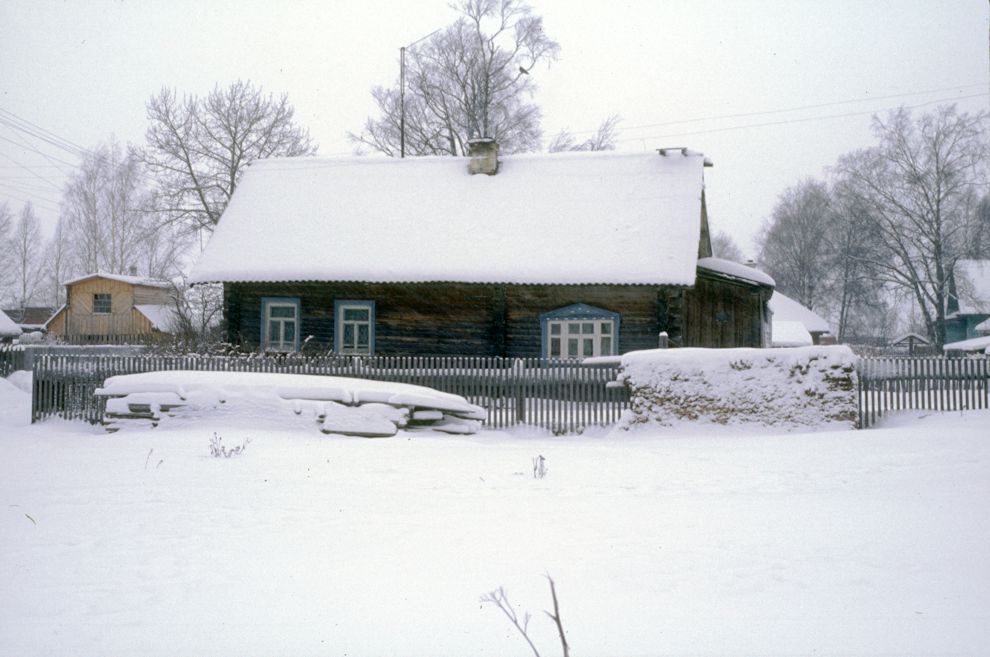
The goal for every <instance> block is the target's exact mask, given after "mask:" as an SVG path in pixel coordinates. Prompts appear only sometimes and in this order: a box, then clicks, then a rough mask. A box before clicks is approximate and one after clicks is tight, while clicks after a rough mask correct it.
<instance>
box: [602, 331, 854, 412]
mask: <svg viewBox="0 0 990 657" xmlns="http://www.w3.org/2000/svg"><path fill="white" fill-rule="evenodd" d="M618 381H620V382H622V383H624V384H625V385H626V386H627V387H628V388H629V393H630V394H629V400H630V403H629V410H628V411H626V413H625V414H624V416H623V419H622V421H621V422H620V426H622V427H624V428H626V429H629V428H632V427H634V426H637V425H643V424H659V425H665V426H672V425H675V424H678V423H681V422H684V421H685V420H687V421H692V422H708V423H713V424H721V425H726V424H732V425H756V426H777V427H804V428H807V427H828V426H831V427H836V426H845V427H850V428H851V427H854V426H856V423H857V418H858V408H859V406H858V403H857V399H856V395H857V394H858V393H857V380H856V356H855V354H853V352H852V350H850V349H849V348H848V347H845V346H829V347H795V348H784V349H655V350H648V351H635V352H629V353H627V354H624V355H623V356H622V359H621V370H620V373H619V375H618Z"/></svg>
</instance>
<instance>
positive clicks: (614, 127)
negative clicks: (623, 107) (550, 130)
mask: <svg viewBox="0 0 990 657" xmlns="http://www.w3.org/2000/svg"><path fill="white" fill-rule="evenodd" d="M619 121H621V119H620V118H619V115H618V114H612V115H610V116H609V117H607V118H606V119H605V120H604V121H602V122H601V125H599V126H598V129H597V130H595V132H594V133H593V134H592V135H591V136H590V137H588V138H587V139H585V140H584V141H578V140H577V138H576V137H575V136H574V134H573V133H572V132H571V131H570V130H567V129H564V130H561V131H560V132H558V133H557V134H556V135H554V136H553V138H552V139H551V140H550V145H549V146H548V147H547V150H548V151H549V152H551V153H559V152H561V151H613V150H615V141H616V139H617V138H618V125H619Z"/></svg>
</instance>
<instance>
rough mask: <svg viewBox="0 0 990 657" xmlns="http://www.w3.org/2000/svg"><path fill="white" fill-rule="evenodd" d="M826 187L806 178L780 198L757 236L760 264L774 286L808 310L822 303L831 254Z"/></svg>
mask: <svg viewBox="0 0 990 657" xmlns="http://www.w3.org/2000/svg"><path fill="white" fill-rule="evenodd" d="M830 203H831V201H830V197H829V191H828V187H827V186H826V184H825V183H824V182H822V181H819V180H814V179H810V178H809V179H807V180H804V181H802V182H800V183H798V184H797V185H794V186H793V187H790V188H788V189H786V190H784V192H783V193H782V194H781V195H780V198H779V199H778V200H777V204H776V206H775V207H774V209H773V214H772V215H771V217H770V221H769V222H768V223H766V224H765V225H764V227H763V230H762V233H761V235H760V238H759V241H760V262H761V263H762V264H763V266H764V268H765V269H766V271H767V273H768V274H770V275H771V276H772V277H773V279H774V280H775V281H776V282H777V287H778V288H779V289H780V290H781V291H782V292H784V293H785V294H787V295H790V296H793V297H794V298H795V299H796V300H797V301H799V302H800V303H802V304H804V305H805V306H807V307H808V308H817V307H819V306H820V305H821V304H822V303H823V302H824V300H825V297H824V292H825V290H826V287H827V286H826V284H825V281H826V279H827V277H828V274H829V262H830V259H831V254H830V253H829V248H828V239H827V238H828V230H829V222H830V214H831V207H830Z"/></svg>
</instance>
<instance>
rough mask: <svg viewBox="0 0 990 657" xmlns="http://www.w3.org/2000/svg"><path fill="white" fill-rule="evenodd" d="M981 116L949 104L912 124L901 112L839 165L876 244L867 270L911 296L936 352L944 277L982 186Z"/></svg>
mask: <svg viewBox="0 0 990 657" xmlns="http://www.w3.org/2000/svg"><path fill="white" fill-rule="evenodd" d="M985 119H986V114H985V113H982V112H981V113H979V114H976V115H969V114H966V113H960V112H958V111H957V109H956V107H955V106H946V107H939V108H938V109H937V110H935V111H934V112H932V113H930V114H924V115H922V116H920V117H918V118H917V119H914V118H913V117H912V116H911V113H910V111H908V110H907V109H903V108H902V109H899V110H896V111H894V112H892V113H891V114H890V115H889V116H888V117H887V118H886V119H881V118H879V117H874V121H873V128H874V133H875V135H876V136H877V139H878V141H879V144H878V145H877V146H875V147H873V148H869V149H866V150H863V151H858V152H856V153H852V154H849V155H847V156H845V157H843V158H842V159H841V160H840V163H839V167H838V170H839V172H840V175H841V176H842V178H843V180H844V181H845V182H846V184H847V185H848V188H849V190H850V191H851V193H853V194H855V196H856V199H857V202H858V203H861V204H862V206H863V207H864V208H866V209H867V216H868V217H869V219H870V221H869V229H870V230H871V231H872V232H874V233H875V235H876V236H877V237H878V238H879V239H880V240H882V243H883V247H884V249H883V251H882V253H880V254H878V256H877V257H875V258H873V259H872V260H871V262H870V265H871V266H872V267H873V268H874V271H876V272H877V274H878V276H879V277H880V278H881V280H883V281H884V282H886V283H889V284H892V285H895V286H897V287H900V288H902V289H904V290H906V291H908V292H909V293H910V294H911V297H912V298H913V300H914V303H915V304H916V306H917V308H918V310H919V311H920V313H921V316H922V318H923V321H924V325H925V327H926V329H927V332H928V335H929V337H930V338H931V339H932V341H933V342H934V343H935V344H936V345H937V346H938V347H941V346H942V345H943V344H944V342H945V316H946V307H947V302H948V298H949V279H950V272H951V271H952V268H953V266H954V264H955V261H956V260H957V259H958V258H959V257H960V256H961V255H962V254H964V253H965V251H966V248H967V247H966V238H967V236H968V235H969V234H971V228H972V222H973V220H974V217H976V216H978V215H977V211H976V209H977V207H978V203H979V197H978V192H980V191H982V189H985V187H983V185H984V184H985V182H986V161H987V160H986V157H987V140H986V128H985Z"/></svg>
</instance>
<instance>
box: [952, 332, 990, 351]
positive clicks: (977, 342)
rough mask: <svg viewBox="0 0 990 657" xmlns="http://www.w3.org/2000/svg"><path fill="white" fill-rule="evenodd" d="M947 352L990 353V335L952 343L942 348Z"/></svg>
mask: <svg viewBox="0 0 990 657" xmlns="http://www.w3.org/2000/svg"><path fill="white" fill-rule="evenodd" d="M942 349H944V350H945V351H987V352H990V335H984V336H981V337H979V338H970V339H969V340H960V341H959V342H950V343H949V344H947V345H945V346H944V347H942Z"/></svg>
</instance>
